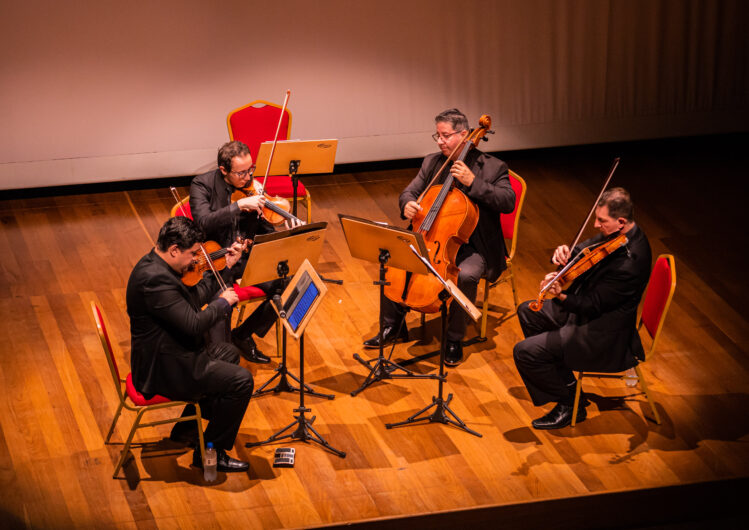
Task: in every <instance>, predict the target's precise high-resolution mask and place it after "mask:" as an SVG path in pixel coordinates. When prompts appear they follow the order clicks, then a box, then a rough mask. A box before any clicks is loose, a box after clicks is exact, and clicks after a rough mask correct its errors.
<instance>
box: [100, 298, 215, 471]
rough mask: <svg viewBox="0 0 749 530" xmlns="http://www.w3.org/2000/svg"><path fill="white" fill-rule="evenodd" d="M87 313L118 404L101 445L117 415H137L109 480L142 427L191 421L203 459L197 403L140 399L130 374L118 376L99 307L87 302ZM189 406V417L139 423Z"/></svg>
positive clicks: (155, 398) (201, 434)
mask: <svg viewBox="0 0 749 530" xmlns="http://www.w3.org/2000/svg"><path fill="white" fill-rule="evenodd" d="M91 310H92V311H93V314H94V321H95V322H96V329H97V331H98V333H99V340H100V341H101V347H102V348H103V349H104V353H106V354H107V362H108V363H109V370H110V372H111V373H112V381H113V382H114V386H115V388H116V389H117V397H118V398H119V401H120V403H119V405H118V406H117V412H115V414H114V419H113V420H112V425H111V426H110V427H109V432H108V433H107V437H106V439H105V440H104V443H105V444H107V443H109V439H110V438H111V437H112V433H113V432H114V427H115V425H117V420H118V419H119V417H120V413H122V409H123V408H124V409H127V410H131V411H133V412H135V413H137V414H136V416H135V421H133V426H132V427H131V428H130V433H129V434H128V436H127V440H126V441H125V446H124V447H123V448H122V453H121V455H120V460H119V462H117V466H116V467H115V468H114V473H113V474H112V478H117V474H118V473H119V472H120V469H121V468H122V465H123V464H124V463H125V459H126V458H127V455H128V453H129V451H130V444H131V443H132V441H133V436H134V435H135V431H136V430H138V429H140V428H142V427H153V426H155V425H163V424H165V423H179V422H182V421H193V420H194V421H196V422H197V424H198V437H199V439H200V441H199V443H200V454H201V456H204V455H205V444H204V441H203V421H202V417H201V415H200V404H198V403H197V402H188V401H171V400H170V399H169V398H165V397H164V396H159V395H156V396H154V397H152V398H151V399H146V398H145V397H143V394H141V393H140V392H138V391H137V390H136V389H135V386H134V385H133V378H132V374H130V373H128V374H127V376H126V377H124V378H123V377H120V369H119V368H118V366H117V359H116V358H115V356H114V352H113V351H112V343H111V341H110V340H109V333H107V327H106V325H105V324H104V318H103V315H102V313H101V311H100V310H99V307H98V306H97V305H96V303H94V302H91ZM123 387H124V388H123ZM128 401H129V402H128ZM131 403H132V404H131ZM189 403H192V404H193V405H195V414H194V415H193V416H184V417H182V416H176V417H174V418H169V419H166V420H158V421H152V422H149V423H142V422H141V420H142V419H143V415H144V414H145V413H146V412H150V411H154V410H160V409H166V408H172V407H180V411H181V410H182V408H184V407H185V406H186V405H188V404H189Z"/></svg>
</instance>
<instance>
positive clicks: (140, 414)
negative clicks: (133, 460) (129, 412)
mask: <svg viewBox="0 0 749 530" xmlns="http://www.w3.org/2000/svg"><path fill="white" fill-rule="evenodd" d="M146 410H147V409H145V408H143V409H140V410H139V411H138V414H137V416H135V421H134V422H133V426H132V428H131V429H130V434H128V436H127V441H126V442H125V447H123V448H122V454H121V455H120V461H119V462H118V463H117V467H115V468H114V473H113V474H112V478H117V474H118V473H119V472H120V468H122V464H124V463H125V459H126V458H127V454H128V452H129V451H130V444H131V442H132V441H133V436H134V435H135V431H136V430H137V429H138V425H139V424H140V420H141V418H142V417H143V413H144V412H146Z"/></svg>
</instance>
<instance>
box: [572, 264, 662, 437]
mask: <svg viewBox="0 0 749 530" xmlns="http://www.w3.org/2000/svg"><path fill="white" fill-rule="evenodd" d="M675 290H676V263H675V261H674V257H673V256H672V255H671V254H661V255H660V256H658V259H656V260H655V265H654V266H653V270H652V272H651V273H650V281H649V282H648V288H647V290H646V291H645V297H644V301H643V303H642V310H641V312H640V317H639V318H638V319H637V330H638V331H639V330H640V329H641V328H642V327H643V326H645V330H646V331H647V332H648V335H649V336H650V339H651V343H650V348H649V349H648V350H647V351H646V352H645V360H648V359H649V358H650V357H651V356H652V355H653V353H654V352H655V345H656V344H658V339H659V338H660V336H661V331H662V330H663V322H664V321H665V319H666V313H668V309H669V307H670V306H671V299H672V298H673V297H674V291H675ZM643 362H644V361H643ZM635 372H636V373H637V378H636V379H635V380H636V381H637V382H639V384H640V386H641V387H642V391H643V392H644V393H645V397H646V398H647V400H648V403H650V408H651V409H652V411H653V416H655V422H656V423H657V424H659V425H660V423H661V418H660V416H659V415H658V409H656V407H655V401H653V398H652V396H651V395H650V392H649V391H648V385H647V383H646V382H645V378H644V377H643V375H642V370H641V369H640V364H639V363H638V364H637V366H635ZM586 375H587V376H592V377H614V378H618V379H625V380H627V379H630V378H631V377H632V376H629V375H626V374H624V375H622V374H605V373H604V374H601V373H591V372H579V373H578V377H577V387H576V388H575V404H574V409H573V412H572V426H573V427H574V426H575V422H576V421H577V406H578V403H579V402H580V391H581V389H582V384H583V377H584V376H586Z"/></svg>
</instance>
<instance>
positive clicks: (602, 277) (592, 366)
mask: <svg viewBox="0 0 749 530" xmlns="http://www.w3.org/2000/svg"><path fill="white" fill-rule="evenodd" d="M595 216H596V221H595V227H596V228H597V229H598V230H599V232H600V233H599V234H598V235H596V236H595V237H593V238H591V239H589V240H587V241H584V242H582V243H580V244H579V245H578V246H576V247H575V248H574V249H572V251H570V249H569V248H568V247H567V246H566V245H563V246H560V247H558V248H557V249H556V250H555V251H554V255H553V257H552V262H553V263H554V264H555V265H562V266H563V265H566V264H567V262H568V261H569V260H570V259H571V258H573V257H575V256H577V255H578V254H579V253H580V252H581V250H582V249H583V248H588V247H590V246H591V245H597V244H599V243H602V242H604V241H606V240H607V239H609V238H613V237H615V236H617V235H618V234H625V235H626V237H627V243H626V245H624V246H623V247H620V248H619V249H617V250H616V251H614V252H613V253H612V254H610V255H608V256H607V257H605V258H604V259H603V261H601V262H599V263H598V264H596V265H594V266H593V267H592V268H591V269H590V270H588V271H587V272H585V273H583V274H582V275H581V276H579V277H578V278H577V279H575V280H574V281H573V282H572V284H571V285H570V286H569V287H568V288H567V289H564V290H563V289H562V288H561V286H560V285H559V282H554V284H553V285H552V286H551V287H550V288H549V291H548V292H549V293H550V295H551V296H553V297H554V298H553V299H552V300H549V301H547V302H546V303H545V304H544V305H543V307H542V308H541V311H539V312H534V311H532V310H531V309H530V308H529V305H528V304H529V302H523V303H522V304H520V306H519V307H518V313H517V314H518V319H519V320H520V326H521V327H522V329H523V334H524V335H525V336H526V337H527V338H526V339H525V340H523V341H520V342H518V343H517V344H516V345H515V348H514V352H513V353H514V357H515V365H516V366H517V369H518V372H519V373H520V376H521V377H522V378H523V382H524V383H525V386H526V388H527V389H528V392H529V393H530V396H531V399H532V400H533V404H534V405H536V406H540V405H544V404H545V403H556V405H555V406H554V408H553V409H552V410H551V411H550V412H549V413H548V414H546V415H545V416H543V417H541V418H538V419H536V420H534V421H533V427H535V428H536V429H558V428H560V427H565V426H567V425H569V424H570V423H571V421H572V412H573V404H574V397H575V386H576V383H577V381H576V379H575V376H574V374H573V373H572V371H573V370H576V371H592V372H620V371H624V370H627V369H628V368H631V367H633V366H635V364H637V359H642V358H643V357H644V351H643V348H642V343H641V342H640V336H639V334H638V332H637V329H636V327H635V325H636V319H637V306H638V305H639V303H640V298H641V297H642V293H643V291H644V290H645V287H646V286H647V283H648V278H649V276H650V260H651V253H650V244H649V243H648V239H647V237H645V233H644V232H643V231H642V229H641V228H640V227H639V226H637V225H636V224H635V221H634V217H633V208H632V201H631V199H630V196H629V193H628V192H627V191H626V190H624V189H623V188H613V189H611V190H607V191H606V192H604V193H603V195H602V196H601V199H600V200H599V201H598V204H597V206H596V209H595ZM555 275H556V273H549V274H547V275H546V277H545V278H544V280H543V281H542V282H541V287H542V288H543V287H544V286H546V285H547V284H548V283H549V281H551V279H552V278H553V277H554V276H555ZM586 405H587V401H586V400H585V398H584V397H582V398H581V400H580V405H579V410H578V415H577V419H578V421H583V420H584V419H585V416H586V412H585V407H586Z"/></svg>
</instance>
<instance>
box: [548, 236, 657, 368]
mask: <svg viewBox="0 0 749 530" xmlns="http://www.w3.org/2000/svg"><path fill="white" fill-rule="evenodd" d="M626 235H627V240H628V241H627V244H626V245H625V246H624V247H622V248H620V249H618V250H616V251H615V252H614V253H612V254H611V255H609V256H608V257H606V258H605V259H604V260H603V261H601V262H600V263H598V264H597V265H595V266H594V267H593V268H592V269H590V270H589V271H588V272H586V273H584V274H583V275H582V276H580V277H579V278H577V279H576V280H575V281H574V282H573V283H572V284H571V285H570V287H569V288H568V289H567V290H565V291H564V292H565V293H566V294H567V299H566V300H564V301H563V302H562V301H560V300H559V299H558V298H555V299H554V300H553V301H552V303H557V304H561V306H562V308H563V309H564V310H565V311H568V312H569V313H571V315H570V318H569V320H568V321H567V324H566V325H565V326H563V327H562V329H561V330H560V332H561V338H562V342H563V344H564V359H565V364H566V365H567V366H568V367H569V368H570V369H572V370H585V371H591V372H620V371H622V370H626V369H627V368H630V367H632V366H634V365H635V357H638V358H642V357H643V355H644V352H643V348H642V343H641V342H640V335H639V333H638V332H637V329H636V327H635V325H636V323H637V307H638V305H639V303H640V299H641V298H642V293H643V292H644V290H645V287H646V286H647V284H648V279H649V277H650V261H651V252H650V243H648V239H647V237H646V236H645V233H644V232H643V231H642V229H640V227H639V226H638V225H635V226H634V227H633V228H632V229H630V230H629V232H627V234H626ZM602 241H603V236H601V235H598V236H596V237H594V238H591V239H589V240H587V241H584V242H583V243H581V244H580V245H579V246H578V247H575V249H574V250H573V255H574V254H577V253H579V251H580V249H581V248H583V247H586V246H588V245H590V244H594V243H600V242H602Z"/></svg>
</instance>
